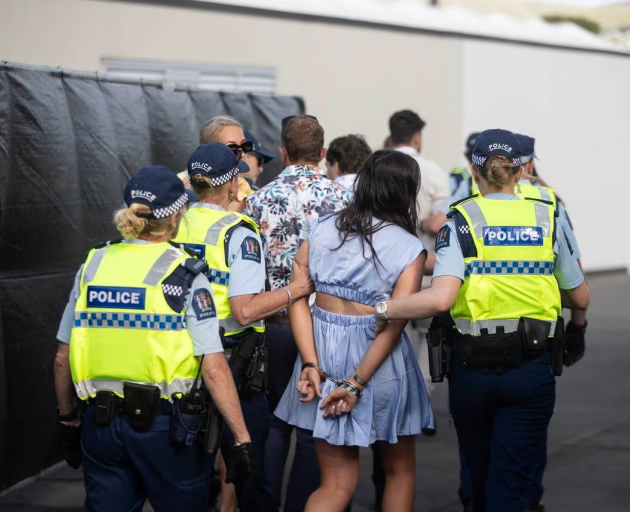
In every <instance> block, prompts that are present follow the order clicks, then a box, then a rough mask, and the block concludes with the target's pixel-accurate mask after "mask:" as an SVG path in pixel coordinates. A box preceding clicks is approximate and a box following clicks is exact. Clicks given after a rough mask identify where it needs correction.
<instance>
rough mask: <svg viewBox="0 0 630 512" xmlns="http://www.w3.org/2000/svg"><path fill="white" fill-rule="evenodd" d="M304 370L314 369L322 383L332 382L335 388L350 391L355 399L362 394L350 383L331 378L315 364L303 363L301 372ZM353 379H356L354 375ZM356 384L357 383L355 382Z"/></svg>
mask: <svg viewBox="0 0 630 512" xmlns="http://www.w3.org/2000/svg"><path fill="white" fill-rule="evenodd" d="M306 368H314V369H315V370H316V371H317V373H319V378H320V379H321V380H322V381H325V380H326V379H328V380H330V381H332V382H334V383H335V384H337V386H341V387H343V389H345V390H347V391H350V393H352V394H354V395H356V397H357V398H359V397H360V396H361V394H362V391H361V390H360V389H359V388H358V387H356V386H355V385H354V384H353V383H352V382H350V381H348V380H344V379H336V378H335V377H332V376H330V375H328V374H327V373H326V372H325V371H324V370H323V369H322V368H321V367H320V366H317V365H316V364H315V363H304V364H303V365H302V371H304V370H306ZM355 379H356V375H355ZM357 382H359V381H358V380H357Z"/></svg>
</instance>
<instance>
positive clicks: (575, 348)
mask: <svg viewBox="0 0 630 512" xmlns="http://www.w3.org/2000/svg"><path fill="white" fill-rule="evenodd" d="M517 138H518V141H519V144H520V146H521V150H522V152H523V163H524V166H523V173H524V175H523V177H522V178H521V179H520V180H519V182H518V184H517V187H516V190H517V193H518V195H519V196H520V197H535V198H538V199H544V200H546V201H551V203H552V204H553V206H554V208H555V209H556V210H557V212H558V222H559V223H560V224H562V228H563V232H564V236H565V238H566V242H567V247H568V248H569V252H570V253H571V254H572V255H573V257H574V258H575V259H576V260H577V262H578V264H580V247H579V245H578V242H577V239H576V237H575V232H574V231H573V225H572V224H571V220H570V218H569V214H568V213H567V210H566V208H565V206H564V204H563V203H562V201H559V200H558V197H557V195H556V193H555V191H554V190H553V189H552V188H550V187H547V186H545V185H542V184H541V183H540V180H538V179H536V172H535V169H534V158H536V152H535V139H534V138H533V137H529V136H527V135H519V134H517ZM532 181H533V183H532ZM580 267H581V265H580ZM586 326H587V322H586V313H585V312H584V311H580V310H576V309H572V310H571V321H570V322H568V323H567V327H566V334H565V337H566V355H565V357H564V364H565V366H572V365H573V364H575V363H577V362H578V361H579V360H580V359H582V357H583V355H584V350H585V342H584V337H585V334H586ZM546 465H547V439H546V437H545V441H544V443H543V445H542V447H541V451H540V456H539V462H538V466H537V468H536V474H535V477H534V481H533V482H532V485H531V490H530V494H529V500H528V508H527V510H531V511H536V512H544V510H545V506H544V505H543V504H542V503H541V500H542V496H543V493H544V486H543V482H542V481H543V475H544V472H545V467H546Z"/></svg>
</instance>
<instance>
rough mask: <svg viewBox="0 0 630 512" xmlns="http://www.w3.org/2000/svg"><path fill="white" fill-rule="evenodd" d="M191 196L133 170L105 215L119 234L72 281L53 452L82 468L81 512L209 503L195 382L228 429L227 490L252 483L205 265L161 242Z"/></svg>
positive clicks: (155, 174)
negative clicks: (231, 476)
mask: <svg viewBox="0 0 630 512" xmlns="http://www.w3.org/2000/svg"><path fill="white" fill-rule="evenodd" d="M194 199H196V195H195V194H194V193H192V192H187V191H186V190H185V189H184V185H183V183H182V182H181V180H179V178H178V177H177V175H176V174H175V173H174V172H173V171H171V170H170V169H167V168H166V167H161V166H155V167H147V168H144V169H141V170H140V171H138V173H137V174H136V175H135V176H134V177H133V178H132V179H131V181H130V182H129V184H128V185H127V187H126V188H125V204H126V207H125V208H123V209H122V210H119V211H118V212H116V215H115V217H114V222H115V224H116V227H117V228H118V231H120V233H121V234H122V236H123V237H124V238H123V239H121V240H118V241H115V242H108V243H106V244H102V245H101V246H98V247H96V248H95V249H93V250H92V251H90V253H89V254H88V257H87V260H86V262H85V263H84V264H83V266H82V267H81V269H80V270H79V272H78V274H77V277H76V280H75V284H74V288H73V290H72V293H71V295H70V300H69V302H68V306H67V307H66V310H65V313H64V316H63V319H62V322H61V326H60V328H59V333H58V336H57V337H58V339H59V341H60V342H61V343H60V344H59V349H58V353H57V358H56V361H55V388H56V392H57V398H58V401H59V420H60V421H61V426H60V428H61V440H62V452H63V454H64V457H65V458H66V460H67V461H68V463H69V464H70V465H71V466H73V467H75V468H78V467H79V466H80V465H81V463H83V472H84V475H85V489H86V500H85V510H86V511H89V512H101V511H102V512H140V511H141V510H142V508H143V504H144V502H145V500H146V499H147V498H148V499H149V501H150V502H151V504H152V506H153V509H154V510H156V512H161V511H163V512H172V511H174V510H177V511H190V512H193V511H194V512H197V511H199V510H205V509H206V508H207V499H208V491H209V489H208V487H209V471H210V469H211V460H210V458H208V457H207V456H206V455H205V453H204V452H203V450H201V449H200V448H199V446H198V443H197V442H196V441H197V440H196V437H197V434H198V432H199V430H200V426H201V417H202V415H200V414H199V412H200V411H201V409H202V408H203V401H204V400H203V399H201V398H200V396H201V395H202V393H201V392H200V391H199V388H200V387H201V384H202V380H203V382H204V383H205V385H206V387H207V389H208V391H209V392H210V395H211V396H212V399H213V401H214V403H215V405H216V407H217V408H218V409H219V411H220V412H221V413H222V415H223V417H224V420H225V422H226V423H227V425H228V426H229V428H230V430H231V431H232V432H233V434H234V438H235V441H236V442H235V444H234V447H233V452H232V458H231V459H232V462H233V464H234V466H233V468H234V470H235V474H236V485H237V487H240V486H243V487H248V486H251V485H252V482H253V481H254V480H255V478H256V474H255V468H254V466H253V463H252V457H253V456H252V448H251V439H250V434H249V432H248V431H247V428H246V426H245V422H244V420H243V415H242V412H241V408H240V404H239V400H238V395H237V392H236V387H235V385H234V380H233V378H232V374H231V371H230V369H229V367H228V365H227V363H226V360H225V357H224V355H223V347H222V345H221V339H220V336H219V321H218V319H217V313H216V306H215V300H214V298H213V296H212V291H211V287H210V283H209V282H208V279H207V278H206V276H205V275H204V274H203V271H204V270H205V269H206V268H207V265H206V264H205V263H204V262H203V261H201V260H199V259H196V258H191V257H190V255H189V254H188V253H187V252H185V251H184V250H183V249H182V248H180V247H178V246H175V244H172V243H171V242H170V240H171V239H172V238H173V237H174V236H175V235H176V234H177V231H178V229H179V226H180V222H181V220H182V217H183V214H184V212H185V207H186V204H187V203H188V202H189V201H190V200H194ZM73 385H74V390H73ZM74 391H76V395H77V396H78V398H79V399H80V400H81V401H83V402H85V403H86V404H87V405H86V407H85V412H84V414H83V415H82V416H81V415H80V413H79V412H78V409H77V406H76V404H75V402H74V396H73V395H74ZM199 400H201V402H200V401H199ZM183 411H186V412H187V413H188V414H185V413H184V412H183ZM81 431H82V432H81ZM81 447H82V448H83V450H82V451H81Z"/></svg>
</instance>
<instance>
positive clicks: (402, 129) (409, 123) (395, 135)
mask: <svg viewBox="0 0 630 512" xmlns="http://www.w3.org/2000/svg"><path fill="white" fill-rule="evenodd" d="M425 125H426V123H425V122H424V121H423V120H422V119H420V116H419V115H418V114H416V113H415V112H412V111H411V110H401V111H400V112H396V113H394V115H392V117H390V118H389V133H391V137H392V142H393V143H394V144H409V143H410V142H411V139H412V138H413V136H414V135H415V134H416V133H419V132H421V131H422V129H423V128H424V126H425Z"/></svg>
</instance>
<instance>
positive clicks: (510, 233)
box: [483, 226, 543, 245]
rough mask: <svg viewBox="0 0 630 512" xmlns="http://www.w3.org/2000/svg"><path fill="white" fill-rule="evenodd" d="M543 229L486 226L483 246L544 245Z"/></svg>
mask: <svg viewBox="0 0 630 512" xmlns="http://www.w3.org/2000/svg"><path fill="white" fill-rule="evenodd" d="M542 244H543V231H542V228H541V227H537V226H536V227H527V226H484V228H483V245H542Z"/></svg>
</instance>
